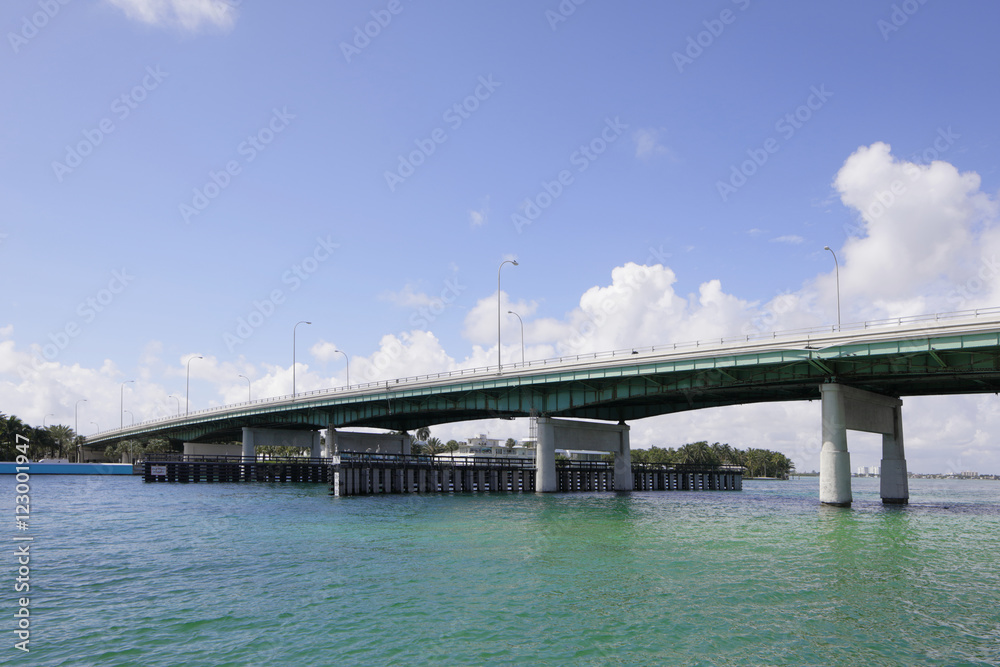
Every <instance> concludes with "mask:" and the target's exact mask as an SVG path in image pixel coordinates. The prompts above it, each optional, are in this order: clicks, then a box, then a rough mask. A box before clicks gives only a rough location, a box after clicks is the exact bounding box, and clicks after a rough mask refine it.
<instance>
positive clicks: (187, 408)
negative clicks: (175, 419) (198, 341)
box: [184, 354, 205, 415]
mask: <svg viewBox="0 0 1000 667" xmlns="http://www.w3.org/2000/svg"><path fill="white" fill-rule="evenodd" d="M204 358H205V357H203V356H201V355H200V354H199V355H197V356H194V357H190V358H189V359H188V360H187V380H186V382H185V383H184V414H185V415H187V414H188V413H189V412H191V361H192V360H193V359H204Z"/></svg>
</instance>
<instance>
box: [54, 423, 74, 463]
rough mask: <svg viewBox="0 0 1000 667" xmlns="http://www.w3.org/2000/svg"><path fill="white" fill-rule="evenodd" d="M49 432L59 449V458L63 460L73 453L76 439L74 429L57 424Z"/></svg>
mask: <svg viewBox="0 0 1000 667" xmlns="http://www.w3.org/2000/svg"><path fill="white" fill-rule="evenodd" d="M48 431H49V435H50V436H51V437H52V440H53V441H54V442H55V443H56V445H57V446H58V447H59V458H63V457H64V456H66V455H67V454H69V453H70V452H72V451H73V438H75V437H76V433H74V432H73V429H71V428H70V427H69V426H65V425H63V424H56V425H54V426H50V427H49V428H48Z"/></svg>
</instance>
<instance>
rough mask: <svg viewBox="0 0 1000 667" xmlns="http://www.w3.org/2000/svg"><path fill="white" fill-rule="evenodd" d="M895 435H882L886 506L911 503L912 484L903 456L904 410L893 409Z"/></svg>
mask: <svg viewBox="0 0 1000 667" xmlns="http://www.w3.org/2000/svg"><path fill="white" fill-rule="evenodd" d="M893 425H894V428H893V433H883V434H882V462H881V463H880V464H879V465H880V466H881V470H880V473H879V475H880V477H881V484H882V488H881V493H882V503H883V504H884V505H905V504H907V503H908V502H909V501H910V482H909V480H908V478H907V474H906V456H905V455H904V454H903V410H902V408H898V407H897V408H893Z"/></svg>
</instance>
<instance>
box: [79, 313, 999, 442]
mask: <svg viewBox="0 0 1000 667" xmlns="http://www.w3.org/2000/svg"><path fill="white" fill-rule="evenodd" d="M994 324H995V326H993V327H992V330H989V331H982V330H979V331H969V332H964V333H957V334H941V335H934V334H923V335H919V334H918V335H914V334H913V333H912V332H906V333H905V334H904V335H900V336H898V337H896V338H888V339H887V338H885V337H884V336H883V337H882V338H879V339H875V340H865V341H860V342H843V336H842V337H841V338H840V341H841V342H838V343H835V344H831V345H828V346H825V347H823V346H819V345H815V346H814V345H806V344H805V343H806V342H819V341H806V342H803V341H798V342H799V345H798V346H797V347H796V346H788V345H787V344H786V346H785V347H782V345H781V344H780V343H779V342H774V343H771V344H753V345H746V346H742V347H741V348H740V349H738V350H736V351H732V352H730V351H727V350H720V351H718V352H717V353H716V354H713V353H712V352H711V351H710V350H705V351H702V352H697V353H694V354H669V353H667V354H659V355H655V356H651V357H650V356H636V357H635V358H629V357H628V356H624V357H622V356H619V357H617V358H611V359H606V360H603V361H602V360H598V361H597V362H588V361H579V362H577V363H574V364H562V365H559V366H556V367H552V366H549V367H548V368H546V367H544V366H542V367H541V368H527V369H518V370H517V372H509V373H505V374H504V375H496V374H494V375H484V374H480V375H477V376H473V377H466V378H464V379H463V377H461V376H458V377H454V378H444V379H440V380H428V381H416V382H401V381H395V382H393V381H389V382H385V383H380V384H379V385H378V386H377V387H370V388H367V389H364V390H360V391H358V390H352V391H332V392H325V393H314V394H311V395H305V396H303V395H300V396H299V397H298V398H297V399H296V400H295V401H291V400H290V399H284V400H278V401H261V402H258V403H255V404H249V405H245V406H236V407H232V408H229V409H220V410H216V411H210V412H208V413H200V414H194V415H190V416H189V417H186V418H172V419H166V420H159V421H157V422H149V423H145V424H138V425H136V426H135V427H132V428H126V429H120V430H118V431H113V432H110V433H107V434H100V436H99V437H96V438H90V439H88V442H90V443H104V442H113V441H115V440H119V439H123V438H127V437H135V436H164V437H168V438H171V439H177V440H187V441H200V440H205V441H211V440H216V441H218V440H239V439H240V438H241V429H242V428H243V427H258V428H286V429H321V428H327V427H328V426H333V427H335V428H349V427H376V428H384V429H394V430H412V429H415V428H419V427H421V426H432V425H435V424H443V423H448V422H458V421H468V420H474V419H488V418H515V417H526V416H529V415H530V414H531V412H532V410H534V411H535V412H536V413H537V414H539V415H542V416H551V417H576V418H583V419H598V420H604V421H611V422H619V421H626V422H627V421H634V420H636V419H642V418H644V417H651V416H655V415H663V414H670V413H674V412H683V411H686V410H698V409H702V408H709V407H720V406H728V405H737V404H745V403H761V402H775V401H801V400H814V399H818V398H820V392H819V385H820V384H822V383H824V382H828V381H834V380H835V381H837V382H839V383H842V384H848V385H851V386H855V387H857V388H860V389H865V390H867V391H872V392H876V393H881V394H887V395H891V396H897V397H902V396H921V395H940V394H970V393H988V392H993V393H996V392H998V391H1000V322H996V323H994ZM812 347H815V348H819V349H809V348H812Z"/></svg>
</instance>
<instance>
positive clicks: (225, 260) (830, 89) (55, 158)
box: [0, 0, 1000, 472]
mask: <svg viewBox="0 0 1000 667" xmlns="http://www.w3.org/2000/svg"><path fill="white" fill-rule="evenodd" d="M677 4H680V3H651V2H632V3H624V4H622V3H608V2H600V1H598V0H589V1H587V2H583V3H582V4H579V5H577V4H576V3H574V2H572V1H571V0H564V1H563V2H562V3H561V4H560V3H559V2H555V1H553V2H542V3H528V2H520V1H517V0H515V1H510V2H503V3H499V2H497V3H460V2H437V3H426V2H422V3H411V2H408V1H407V0H398V2H388V1H385V2H381V1H380V2H340V3H320V2H293V3H280V4H279V3H256V2H235V1H232V0H230V1H228V2H223V1H222V0H73V1H72V2H69V1H67V2H66V3H65V4H62V3H60V2H59V0H41V1H38V0H35V1H33V2H27V1H21V0H18V1H12V2H7V3H5V4H4V6H3V8H2V9H0V26H2V28H3V32H4V34H5V39H4V42H5V43H4V45H3V46H2V47H0V61H2V65H0V85H2V89H3V91H4V93H5V94H4V96H3V101H2V103H0V117H2V121H3V122H2V123H0V137H2V139H0V142H2V143H0V146H2V149H0V150H2V153H0V207H2V208H0V210H2V217H0V275H2V279H0V280H2V285H3V286H4V289H3V293H2V302H0V354H2V355H3V357H2V358H0V411H3V412H6V413H8V414H9V413H14V414H18V415H19V416H21V417H22V418H23V419H25V420H27V421H29V422H31V423H35V424H40V423H41V422H42V420H43V418H44V417H47V418H48V420H49V422H53V421H61V422H63V423H68V424H70V425H72V419H73V408H74V406H75V405H76V401H77V400H79V399H81V398H87V403H86V404H85V405H84V406H82V407H81V412H84V413H86V418H84V417H82V416H81V428H80V431H81V432H83V433H84V434H86V433H89V432H91V431H92V430H93V428H94V427H93V425H92V422H93V421H96V422H97V423H98V424H99V425H100V426H101V427H102V428H107V427H110V426H113V425H115V424H116V423H117V422H118V421H119V420H120V419H122V417H121V414H120V412H119V405H118V403H119V400H118V399H119V392H120V391H121V390H120V383H121V382H122V381H124V380H127V379H136V380H137V382H136V384H135V385H134V386H132V385H130V386H128V387H127V388H126V390H125V393H126V394H127V395H128V402H129V403H130V404H131V406H132V409H131V410H130V412H131V413H132V415H134V417H135V418H136V420H137V421H140V420H142V419H150V418H154V417H157V416H164V415H165V414H168V413H170V412H173V411H174V410H175V409H176V404H175V402H174V401H173V400H172V399H168V398H167V396H168V395H171V394H172V395H180V396H181V397H182V398H183V391H184V380H185V378H184V374H185V362H186V361H187V359H188V358H189V357H190V356H191V355H202V356H203V357H204V359H202V360H195V361H194V362H192V364H191V404H192V409H197V408H204V407H209V406H211V405H218V404H223V403H227V402H232V401H237V400H242V398H244V397H245V395H246V394H245V392H246V383H245V381H243V380H242V379H240V378H239V377H238V376H239V374H244V375H247V376H248V377H250V378H251V379H252V380H253V394H254V398H258V397H265V396H269V395H280V394H284V393H288V392H290V390H291V361H292V360H291V354H292V331H293V326H294V325H295V323H296V322H298V321H300V320H308V321H311V322H312V323H313V324H312V325H302V326H299V327H298V333H297V338H296V341H297V342H296V360H297V361H298V362H299V367H298V369H297V382H298V388H299V389H300V390H301V389H303V388H305V389H313V388H321V387H327V386H337V385H341V384H344V383H345V382H346V380H347V378H346V367H345V365H344V357H343V355H340V354H336V353H334V352H333V350H335V349H340V350H344V351H346V353H347V354H348V355H349V356H350V359H351V381H352V383H357V382H360V381H362V380H374V379H381V378H384V377H398V376H408V375H413V374H415V373H423V372H431V371H437V370H449V369H452V368H458V367H464V366H482V365H486V364H488V363H495V360H496V352H497V351H496V344H497V343H496V298H497V287H496V276H497V268H498V266H499V265H500V263H501V262H502V261H504V260H506V259H517V261H518V262H519V266H517V267H512V266H510V265H507V266H505V267H504V268H503V270H502V280H503V282H502V291H503V298H504V299H505V302H504V308H503V311H504V313H505V314H506V311H507V310H508V309H514V310H516V311H517V312H518V313H519V314H520V315H521V316H522V319H523V320H524V324H525V342H526V355H527V356H528V357H530V358H542V357H547V356H553V355H557V354H565V353H577V352H585V351H592V350H598V349H602V350H603V349H609V348H624V347H631V346H633V345H649V344H654V343H660V342H667V341H672V340H689V339H696V338H701V337H706V338H707V337H712V336H716V335H732V334H740V333H741V332H743V331H745V330H746V329H747V327H750V328H757V329H760V328H763V327H770V328H778V329H781V328H794V327H799V326H816V325H823V324H829V323H831V322H833V321H835V320H836V305H835V294H834V284H833V282H832V275H833V272H832V268H833V267H832V256H831V255H830V253H828V252H826V251H824V250H823V246H825V245H829V246H831V247H832V248H834V249H835V250H836V251H837V252H838V256H839V258H840V261H841V279H842V287H843V292H844V293H843V297H844V303H843V317H844V319H845V321H853V320H861V319H866V318H879V317H888V316H897V315H901V314H921V313H925V312H936V311H942V310H955V309H957V308H958V307H959V306H961V307H975V306H980V305H996V304H997V303H998V301H997V299H996V298H995V296H996V295H995V294H994V291H995V289H994V285H993V282H991V281H986V284H985V285H979V286H978V287H976V289H975V290H973V291H972V293H970V294H967V295H963V296H961V298H958V297H956V289H957V287H961V286H962V285H966V284H968V281H969V280H971V279H974V273H975V271H976V270H977V269H978V268H979V267H981V266H982V265H983V262H988V259H989V257H990V256H991V255H990V254H989V253H990V249H991V248H993V247H994V246H993V244H994V243H995V242H996V239H995V236H996V235H995V234H994V227H995V226H996V224H995V223H996V219H997V215H996V195H997V191H998V189H1000V182H998V180H1000V173H998V170H997V162H998V158H997V146H998V133H1000V129H998V128H1000V126H998V125H997V123H996V106H997V97H998V93H997V89H996V85H995V84H996V63H997V62H998V61H1000V58H998V55H1000V53H998V52H1000V45H998V43H997V40H996V39H995V35H996V26H997V25H1000V23H998V19H1000V8H998V7H997V6H996V4H995V3H990V2H986V1H969V2H955V3H943V2H935V1H933V0H928V1H925V2H919V0H910V1H909V2H901V3H900V2H896V3H893V2H870V1H866V2H859V1H847V2H841V3H816V2H798V3H792V2H782V3H763V2H760V1H759V0H738V1H736V2H730V1H728V0H718V1H715V2H701V3H684V4H683V6H676V5H677ZM379 21H381V24H380V23H379ZM382 24H384V25H382ZM366 29H367V30H368V32H369V33H370V34H371V35H373V36H364V37H358V35H359V34H361V35H364V31H365V30H366ZM401 161H402V162H403V164H402V165H401ZM935 161H936V162H935ZM907 164H909V165H910V167H911V168H912V169H916V170H917V171H913V173H914V174H917V172H919V174H918V175H914V176H913V177H912V179H910V177H909V176H906V174H907V173H909V172H907V171H905V166H906V165H907ZM912 169H911V171H912ZM734 171H735V173H736V174H737V175H736V176H734V175H733V174H734ZM741 171H742V173H740V172H741ZM387 174H388V175H387ZM393 174H394V175H393ZM747 174H749V175H747ZM893 174H895V176H894V175H893ZM560 178H562V181H563V182H562V183H560ZM900 178H903V179H904V186H903V191H902V192H901V193H900V194H899V195H898V196H897V197H896V199H898V200H899V201H893V202H892V204H891V205H890V206H889V207H888V209H889V210H888V211H887V212H886V213H885V214H884V215H883V214H881V213H880V212H879V210H878V209H877V207H876V208H875V209H873V208H872V205H873V204H876V203H877V202H878V197H879V195H880V194H882V196H883V197H884V196H885V195H884V192H886V191H890V192H891V185H892V182H893V181H894V180H898V179H900ZM906 179H910V180H906ZM553 193H556V196H552V194H553ZM532 205H534V206H536V207H538V208H537V209H535V208H532ZM543 206H544V208H543ZM956 211H957V213H956ZM518 221H520V224H519V222H518ZM526 222H527V223H530V224H526ZM996 247H997V248H998V249H1000V243H997V246H996ZM641 266H645V267H650V270H649V272H643V273H639V274H637V273H636V271H638V269H637V267H641ZM656 267H658V268H656ZM116 272H117V273H116ZM636 275H641V276H646V277H649V276H652V277H651V278H649V279H648V280H647V279H646V278H643V279H642V280H640V281H639V282H638V283H637V282H636V280H635V276H636ZM990 277H993V276H992V275H991V276H990ZM630 281H631V282H630ZM623 285H624V286H626V287H625V288H624V289H623V287H622V286H623ZM628 285H633V286H635V285H638V287H637V288H635V289H633V288H631V287H628ZM272 297H277V298H274V299H273V303H272ZM609 298H610V299H611V300H612V301H613V302H614V303H616V306H615V307H616V309H617V310H616V313H615V316H614V317H613V318H611V319H612V320H614V321H613V322H607V323H604V321H603V320H601V321H602V324H601V326H598V327H596V328H597V331H594V332H591V329H592V328H593V327H585V326H583V323H586V322H588V321H594V320H595V317H594V312H595V311H594V308H595V307H596V308H600V307H601V306H600V305H597V306H595V305H594V304H595V303H598V302H602V303H603V301H606V300H607V299H609ZM88 300H93V301H92V302H91V305H88ZM602 300H603V301H602ZM93 304H96V305H93ZM98 307H99V309H98ZM421 309H423V310H421ZM254 313H258V314H254ZM241 318H242V320H244V321H248V322H249V321H252V322H253V323H255V324H256V326H249V328H247V326H244V327H243V328H242V329H241V328H240V322H241ZM597 319H599V320H600V319H601V318H597ZM67 332H70V333H67ZM581 332H583V333H581ZM247 333H248V334H249V335H246V336H244V335H242V334H247ZM503 336H504V345H503V354H504V358H505V361H508V360H509V361H514V360H516V359H518V358H519V357H520V349H519V348H520V346H519V341H518V336H519V332H518V328H517V322H516V319H515V318H513V317H509V318H508V317H506V315H505V320H504V328H503ZM387 350H388V351H389V352H387ZM392 350H401V352H399V353H392ZM380 355H381V356H380ZM380 360H381V362H382V363H379V362H380ZM25 366H27V367H28V368H29V371H27V372H18V369H19V368H21V369H22V371H23V369H24V368H25ZM914 401H915V403H916V404H917V405H918V406H919V405H922V403H921V401H929V402H928V403H927V405H930V406H942V407H940V408H933V409H932V410H930V411H931V412H933V411H934V410H939V411H940V412H947V413H949V414H955V413H956V411H958V413H959V414H963V415H965V421H964V422H962V423H961V424H955V425H953V426H950V427H945V426H941V425H940V424H938V423H937V422H935V421H934V420H933V419H930V418H926V423H918V426H917V428H916V429H914V428H911V427H909V426H908V427H907V437H908V447H909V454H910V458H911V460H912V461H913V462H915V463H916V462H919V464H918V465H914V464H913V463H911V469H917V470H920V469H921V468H923V469H925V470H931V469H944V468H948V467H949V466H951V467H955V466H961V467H962V468H963V469H970V468H972V469H975V468H976V467H977V466H979V467H984V468H987V469H984V472H1000V456H998V455H997V454H996V453H995V447H994V446H993V445H992V442H995V439H991V438H992V434H993V433H994V432H997V433H998V434H1000V417H995V416H994V415H993V412H994V407H993V405H992V403H990V402H989V401H987V400H986V399H985V398H983V397H974V398H962V399H940V400H939V399H920V400H917V399H914ZM934 401H937V402H934ZM948 401H951V402H948ZM945 406H950V407H945ZM918 411H919V412H925V411H923V410H913V411H912V412H914V413H916V412H918ZM814 413H815V414H814ZM50 414H51V415H54V416H51V417H50V416H49V415H50ZM734 415H739V417H738V418H737V417H734ZM904 415H906V408H905V407H904ZM913 416H914V418H915V419H916V418H917V417H918V416H917V415H916V414H914V415H913ZM129 418H130V417H125V418H124V419H125V421H126V423H127V422H128V420H129ZM904 418H905V417H904ZM994 420H997V421H996V422H994ZM522 422H523V420H522V421H521V422H517V423H514V424H512V423H501V422H492V423H491V422H482V423H477V424H466V425H452V426H447V427H446V426H442V427H440V428H439V429H437V430H436V434H439V435H441V436H444V437H446V438H447V437H452V436H454V437H464V436H467V435H472V434H473V433H475V432H481V431H489V432H490V433H491V434H492V435H495V436H498V437H499V436H502V437H507V436H508V435H512V436H514V437H524V436H526V435H527V433H526V428H527V427H526V425H525V424H524V423H522ZM647 422H648V424H639V425H634V426H633V429H634V431H633V442H634V444H636V445H638V446H648V445H650V444H662V445H677V444H682V443H683V442H684V441H689V440H697V439H703V438H708V439H711V440H721V441H727V442H730V443H731V444H733V445H735V446H751V445H753V446H768V445H770V446H771V447H772V448H779V449H782V451H785V452H786V453H788V454H789V455H791V456H793V459H796V460H797V463H798V465H799V467H800V468H804V469H811V468H813V467H817V466H818V463H816V462H817V461H818V440H819V423H818V407H817V406H816V405H813V404H809V405H799V406H755V407H754V408H753V409H750V408H736V409H733V410H731V411H730V412H725V411H708V412H706V413H705V414H704V415H685V416H682V417H673V418H670V419H667V418H660V419H657V420H647ZM951 429H953V430H951ZM522 431H524V432H522ZM911 441H912V443H913V444H912V445H911V444H910V443H911ZM859 442H860V443H861V444H860V445H859V447H860V449H859V450H857V451H858V454H856V456H855V461H856V462H857V464H858V465H874V464H876V463H877V455H876V454H872V453H871V452H873V451H874V449H872V447H871V445H870V443H869V442H868V441H867V440H865V439H864V438H863V437H862V438H860V439H859ZM852 443H853V441H852ZM853 448H854V446H853V444H852V450H853ZM869 450H870V451H869ZM869 459H870V460H869Z"/></svg>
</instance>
